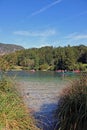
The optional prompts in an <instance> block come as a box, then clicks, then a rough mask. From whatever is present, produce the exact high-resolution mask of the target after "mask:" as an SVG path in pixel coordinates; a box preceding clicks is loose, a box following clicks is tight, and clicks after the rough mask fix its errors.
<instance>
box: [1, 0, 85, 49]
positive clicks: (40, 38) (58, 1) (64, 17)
mask: <svg viewBox="0 0 87 130" xmlns="http://www.w3.org/2000/svg"><path fill="white" fill-rule="evenodd" d="M0 43H6V44H16V45H21V46H23V47H25V48H34V47H36V48H39V47H43V46H53V47H58V46H67V45H70V46H75V45H82V44H83V45H87V0H0Z"/></svg>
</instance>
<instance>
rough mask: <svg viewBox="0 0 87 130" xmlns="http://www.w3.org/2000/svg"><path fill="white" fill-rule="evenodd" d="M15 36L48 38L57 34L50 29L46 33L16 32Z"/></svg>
mask: <svg viewBox="0 0 87 130" xmlns="http://www.w3.org/2000/svg"><path fill="white" fill-rule="evenodd" d="M14 34H16V35H21V36H31V37H37V36H40V37H47V36H52V35H55V34H56V31H55V30H54V29H48V30H44V31H15V32H14Z"/></svg>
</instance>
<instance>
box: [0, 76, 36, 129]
mask: <svg viewBox="0 0 87 130" xmlns="http://www.w3.org/2000/svg"><path fill="white" fill-rule="evenodd" d="M0 130H37V127H36V126H35V121H34V119H33V118H32V117H31V116H30V115H29V111H28V109H27V108H26V107H25V105H24V104H23V102H22V100H21V98H20V97H19V95H18V93H17V91H16V90H15V87H14V84H13V83H12V82H11V80H8V78H6V77H2V78H1V79H0Z"/></svg>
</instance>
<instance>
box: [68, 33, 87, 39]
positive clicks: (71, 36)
mask: <svg viewBox="0 0 87 130" xmlns="http://www.w3.org/2000/svg"><path fill="white" fill-rule="evenodd" d="M65 38H66V39H73V40H82V39H87V34H78V33H77V32H74V33H71V34H69V35H67V36H66V37H65Z"/></svg>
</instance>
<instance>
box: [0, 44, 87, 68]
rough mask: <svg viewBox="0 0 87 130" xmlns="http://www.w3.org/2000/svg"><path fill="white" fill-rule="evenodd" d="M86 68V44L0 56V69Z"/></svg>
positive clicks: (37, 49)
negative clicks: (17, 67)
mask: <svg viewBox="0 0 87 130" xmlns="http://www.w3.org/2000/svg"><path fill="white" fill-rule="evenodd" d="M16 66H19V67H21V68H22V69H29V70H30V69H35V70H69V71H72V70H77V69H79V70H87V46H84V45H79V46H72V47H71V46H69V45H68V46H66V47H56V48H55V47H52V46H46V47H41V48H32V49H25V50H21V51H17V52H15V53H11V54H8V55H4V56H2V57H1V58H0V68H1V69H14V68H15V67H16Z"/></svg>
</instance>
